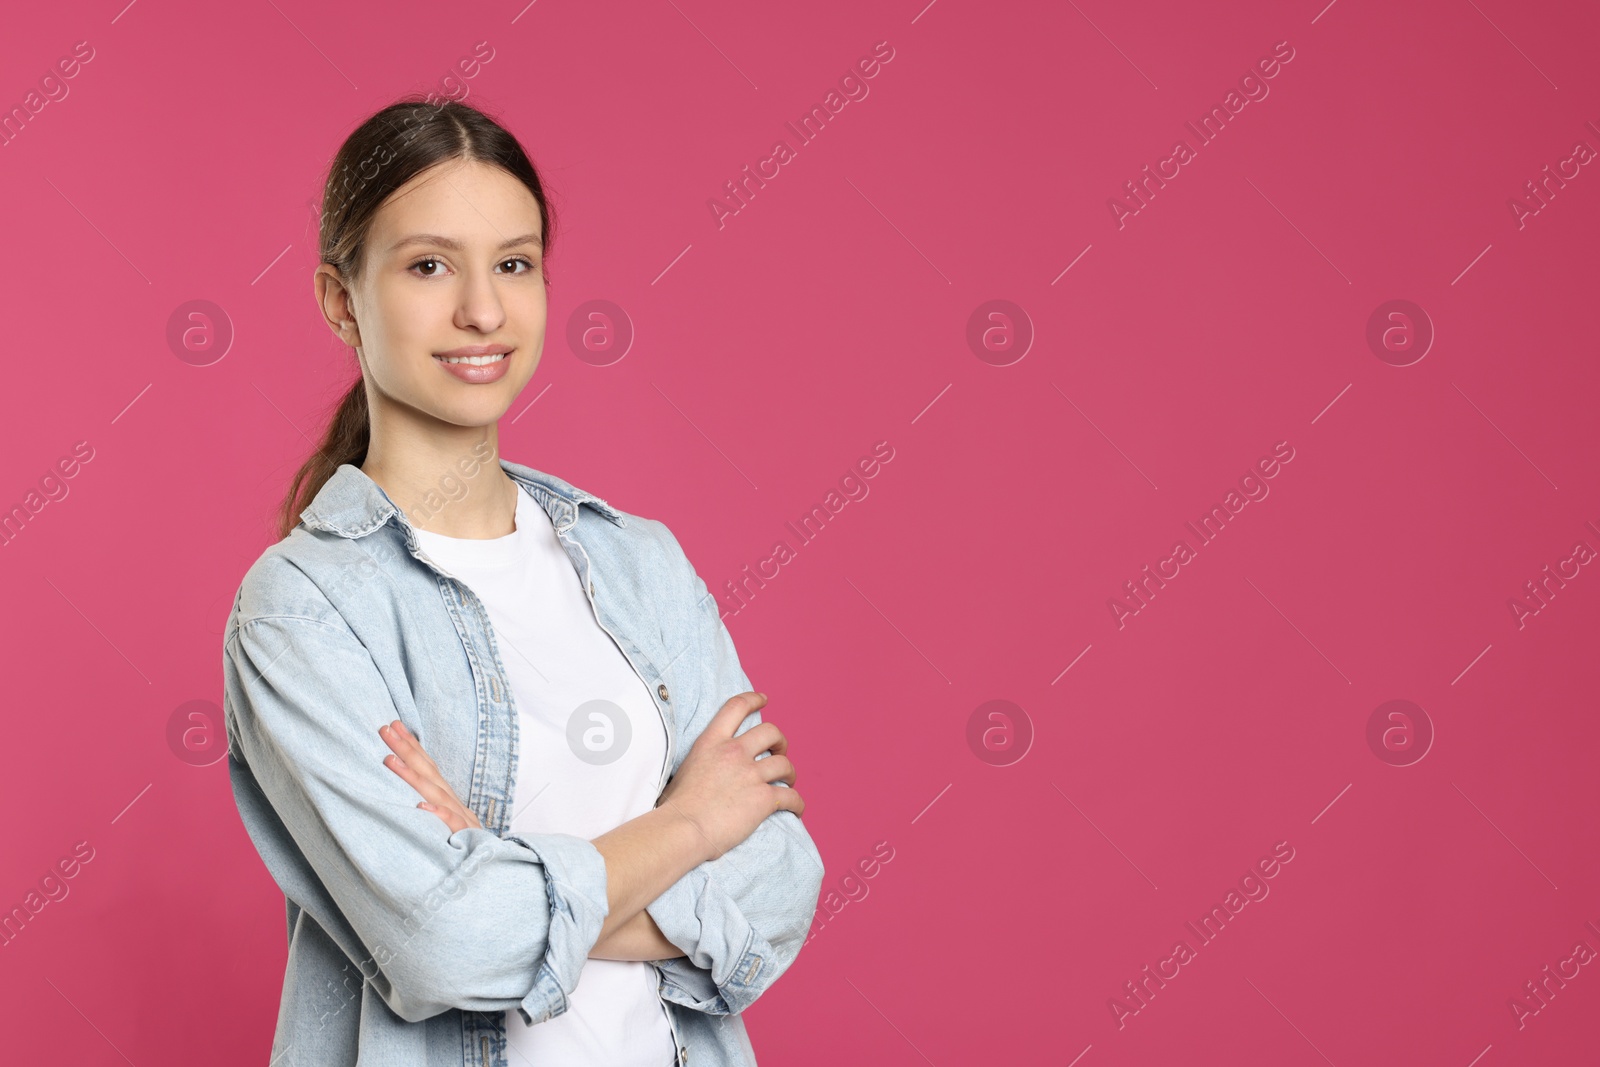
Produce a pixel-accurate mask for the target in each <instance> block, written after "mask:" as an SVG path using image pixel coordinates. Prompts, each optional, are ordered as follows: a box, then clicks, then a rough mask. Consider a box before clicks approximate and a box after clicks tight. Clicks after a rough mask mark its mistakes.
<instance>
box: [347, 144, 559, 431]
mask: <svg viewBox="0 0 1600 1067" xmlns="http://www.w3.org/2000/svg"><path fill="white" fill-rule="evenodd" d="M542 242H543V234H542V232H541V229H540V223H539V205H538V202H537V201H536V200H535V199H534V198H533V194H532V193H530V192H529V191H528V188H527V187H526V186H525V185H523V184H522V183H521V182H519V181H518V180H517V179H515V178H513V177H512V176H511V175H509V174H507V173H506V172H505V171H503V170H501V169H500V168H499V167H494V166H490V165H487V164H483V163H478V162H473V161H464V160H452V161H450V162H448V163H443V164H440V165H438V166H436V167H432V168H430V169H428V170H426V171H423V172H422V173H421V174H419V175H417V176H416V177H415V178H413V179H412V180H411V181H409V182H407V183H406V184H405V185H403V186H401V187H400V188H399V189H397V190H395V192H394V193H393V194H392V195H391V196H390V197H389V198H388V200H386V201H385V202H384V204H383V206H382V207H380V208H379V209H378V211H377V213H376V214H375V215H374V216H373V220H372V226H371V229H370V230H369V231H368V236H367V241H366V246H365V251H364V253H363V255H364V256H365V257H366V258H365V261H364V263H363V269H362V272H361V276H360V278H359V279H358V280H356V281H355V282H354V284H353V286H352V289H353V291H352V292H351V294H350V303H349V309H350V311H351V313H352V314H353V316H354V318H355V323H356V324H355V325H354V326H341V327H339V330H338V332H339V337H340V340H341V341H343V342H344V343H345V344H348V345H351V346H353V347H355V348H356V350H357V353H358V355H359V358H360V360H361V370H362V374H363V375H364V376H365V377H366V379H367V381H368V383H369V384H370V385H371V386H373V387H375V389H376V392H377V394H378V396H377V397H376V398H374V399H376V400H378V401H379V402H380V404H383V403H385V402H387V403H389V404H394V405H398V406H399V407H400V408H402V409H406V408H409V409H411V410H412V411H413V412H420V413H423V414H424V415H430V416H432V417H434V418H436V419H438V420H440V421H443V422H446V423H451V424H454V425H457V426H485V425H491V424H493V423H494V422H495V421H497V420H498V419H499V418H500V416H502V415H503V414H505V412H506V409H507V408H509V407H510V406H511V402H512V401H513V400H514V399H516V396H517V394H518V393H520V392H521V391H522V388H523V386H525V385H527V384H528V380H529V379H530V378H532V377H533V372H534V369H535V368H536V367H537V366H538V365H539V357H540V355H541V353H542V352H543V351H544V333H545V318H546V313H547V310H548V308H547V304H546V294H545V284H544V246H543V243H542ZM324 269H331V268H324ZM485 349H487V354H486V355H487V358H490V359H493V357H494V356H496V355H498V357H499V358H498V359H494V361H493V362H484V360H485V358H486V357H485V356H478V357H477V358H475V359H472V360H471V361H470V362H469V360H468V359H467V358H460V361H459V362H457V363H456V364H454V365H451V364H449V363H447V362H446V358H445V357H451V356H454V357H468V356H470V355H471V354H473V353H479V352H483V351H484V350H485ZM471 363H480V364H482V365H481V366H473V365H471ZM374 414H378V412H376V411H375V412H374Z"/></svg>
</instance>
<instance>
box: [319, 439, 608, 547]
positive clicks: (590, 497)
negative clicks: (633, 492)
mask: <svg viewBox="0 0 1600 1067" xmlns="http://www.w3.org/2000/svg"><path fill="white" fill-rule="evenodd" d="M500 467H501V469H502V470H504V471H505V472H506V473H507V474H508V475H510V476H511V478H512V480H514V481H515V482H517V484H518V485H520V486H522V487H523V488H524V489H526V490H527V491H528V492H529V493H531V494H532V496H533V498H534V499H535V500H537V501H538V502H539V503H540V504H541V505H543V506H544V509H545V510H546V511H548V512H549V513H550V518H551V521H552V522H554V524H555V526H556V529H558V530H564V529H566V528H568V527H570V526H571V525H572V524H573V523H574V522H576V521H577V514H578V506H579V505H580V504H588V505H589V506H590V507H592V508H594V509H595V510H596V511H598V512H599V513H600V514H602V515H604V516H605V517H606V518H607V519H609V520H611V521H612V522H613V523H615V524H616V525H618V526H626V525H628V523H627V519H625V518H624V517H623V514H622V512H620V511H618V510H617V509H616V508H614V507H612V506H611V505H610V504H607V503H606V502H605V501H604V500H601V499H600V498H599V497H597V496H595V495H594V494H593V493H589V492H585V491H584V490H582V489H579V488H578V487H577V486H575V485H573V484H572V483H571V482H568V481H565V480H563V479H561V478H557V477H556V476H555V475H553V474H546V473H544V472H543V471H537V470H534V469H533V468H532V467H525V466H523V465H522V464H520V463H513V462H511V461H510V460H508V459H505V458H503V457H502V458H501V459H500ZM396 515H398V516H399V517H400V521H401V523H402V525H405V526H409V525H410V523H408V522H406V519H405V513H404V512H402V511H401V510H400V508H398V507H397V506H395V503H394V501H393V500H390V499H389V494H388V493H385V492H384V491H383V488H382V487H381V486H379V485H378V483H377V482H375V481H373V480H372V479H371V478H370V477H368V476H367V473H366V472H365V471H363V470H362V469H361V468H360V467H357V466H355V465H354V464H352V463H341V464H340V465H339V468H338V470H336V471H334V472H333V474H332V475H331V476H330V477H329V478H328V480H327V482H326V483H325V484H324V485H323V487H322V488H321V489H320V490H318V491H317V495H316V497H315V498H313V499H312V501H311V504H310V505H309V506H308V507H307V508H306V509H305V510H304V511H302V512H301V513H300V520H301V521H302V522H304V523H305V524H306V525H307V526H308V527H310V528H311V529H313V530H326V531H327V532H328V533H332V534H337V535H338V536H340V537H347V538H356V537H365V536H366V535H367V534H369V533H371V532H372V531H374V530H376V529H378V528H379V527H380V526H382V525H384V524H385V523H386V522H388V521H389V519H390V518H391V517H393V516H396Z"/></svg>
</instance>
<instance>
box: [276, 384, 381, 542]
mask: <svg viewBox="0 0 1600 1067" xmlns="http://www.w3.org/2000/svg"><path fill="white" fill-rule="evenodd" d="M371 439H372V427H371V424H370V422H369V421H368V419H367V383H366V382H365V380H363V379H361V378H357V379H356V382H355V384H354V385H352V386H351V387H350V388H349V389H348V390H346V391H345V394H344V397H343V398H342V399H341V400H340V401H339V406H338V408H337V409H336V410H335V411H334V413H333V418H332V419H330V420H329V421H328V432H327V434H326V435H325V436H324V437H323V439H322V444H321V445H319V446H318V447H317V450H316V451H315V452H313V453H312V454H311V457H310V458H309V459H307V460H306V461H305V463H303V464H301V466H300V470H299V471H298V472H296V474H295V476H294V481H293V482H291V483H290V484H289V495H288V496H287V497H285V498H284V502H283V507H282V509H281V511H280V512H279V514H278V537H279V539H280V540H281V539H282V538H285V537H288V536H289V531H290V530H293V529H294V528H295V525H296V524H297V523H299V521H300V513H301V512H302V511H304V510H305V509H306V508H307V507H309V506H310V505H311V501H312V500H313V499H314V498H315V497H316V495H317V493H318V492H320V491H321V489H322V487H323V486H324V485H326V484H327V481H328V479H329V478H332V477H333V472H334V471H336V470H338V469H339V467H340V465H342V464H345V463H351V464H354V465H355V466H357V467H359V466H361V464H363V463H365V462H366V460H367V444H368V442H369V441H371Z"/></svg>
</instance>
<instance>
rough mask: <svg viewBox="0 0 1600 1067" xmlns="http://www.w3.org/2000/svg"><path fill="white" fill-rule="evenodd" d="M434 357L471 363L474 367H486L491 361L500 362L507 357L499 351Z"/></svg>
mask: <svg viewBox="0 0 1600 1067" xmlns="http://www.w3.org/2000/svg"><path fill="white" fill-rule="evenodd" d="M434 358H435V359H442V360H444V361H445V362H446V363H470V364H472V365H473V366H474V367H486V366H488V365H489V364H490V363H499V362H500V361H501V360H502V359H504V358H506V354H505V353H504V352H498V353H496V354H495V355H492V356H448V357H447V356H435V357H434Z"/></svg>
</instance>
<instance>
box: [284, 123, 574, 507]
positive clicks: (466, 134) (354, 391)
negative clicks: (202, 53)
mask: <svg viewBox="0 0 1600 1067" xmlns="http://www.w3.org/2000/svg"><path fill="white" fill-rule="evenodd" d="M451 160H472V161H476V162H479V163H487V164H489V165H491V166H495V167H499V168H500V169H501V170H504V171H505V172H506V173H508V174H510V175H511V176H512V177H513V178H516V179H517V180H518V181H520V182H521V183H522V184H523V185H525V186H527V188H528V192H530V193H532V194H533V198H534V200H536V201H537V202H538V204H539V223H540V232H541V233H542V234H543V235H544V251H545V254H546V255H548V254H549V251H550V244H551V238H552V236H553V234H552V230H551V228H552V225H553V222H554V220H553V219H552V217H551V211H550V206H549V202H548V200H547V199H546V197H545V191H544V184H543V183H542V182H541V181H540V180H539V172H538V171H536V170H535V169H534V166H533V161H532V160H530V159H529V158H528V154H527V152H526V151H525V150H524V149H523V147H522V145H521V144H520V143H519V142H518V141H517V139H516V138H515V137H514V136H512V135H511V134H510V133H509V132H507V130H506V129H505V127H503V126H501V125H500V124H499V123H498V122H496V121H495V120H494V119H491V118H490V117H489V116H487V115H485V114H484V113H483V112H481V111H479V110H478V109H477V108H474V107H469V106H467V105H466V104H463V103H459V102H457V101H454V100H446V101H444V102H442V103H439V104H433V103H430V102H428V101H427V100H425V99H412V98H407V99H403V100H401V101H399V102H397V103H393V104H390V105H389V106H388V107H386V108H384V109H383V110H381V111H379V112H377V113H376V114H374V115H373V116H372V117H371V118H369V119H367V120H366V121H365V122H363V123H362V124H361V125H360V126H358V127H357V128H356V130H355V132H353V133H351V134H350V136H349V137H347V138H345V142H344V144H343V145H341V146H340V147H339V151H338V154H336V155H335V156H334V157H333V162H332V164H331V165H330V166H329V168H328V179H327V182H326V184H325V185H324V186H323V191H322V216H321V224H320V228H319V231H318V246H319V250H320V255H321V257H322V262H324V263H329V264H332V265H333V266H334V267H337V268H338V270H339V274H340V276H341V277H342V278H344V279H345V281H346V283H347V284H349V285H352V286H353V285H354V284H355V282H356V280H357V279H358V278H359V277H360V275H361V269H362V260H363V257H364V255H365V252H366V242H367V234H368V232H369V231H370V230H371V228H372V218H373V216H374V215H376V214H377V212H378V208H379V207H381V206H382V205H383V202H384V201H385V200H387V199H388V197H389V194H391V193H393V192H394V191H395V190H396V189H399V188H400V187H401V186H403V185H405V184H406V182H408V181H410V180H411V179H412V178H414V177H416V176H417V175H418V174H420V173H421V172H422V171H424V170H426V169H428V168H429V167H432V166H435V165H436V164H439V163H444V162H447V161H451ZM543 260H544V257H541V267H540V269H541V270H543V266H542V264H543ZM546 281H547V282H548V277H547V278H546ZM352 354H353V350H352ZM369 441H370V427H369V425H368V422H367V390H366V383H365V381H363V380H362V379H361V378H359V377H358V378H357V379H356V381H355V384H354V385H352V386H351V387H350V388H349V390H348V391H346V392H345V394H344V397H343V398H342V399H341V400H340V401H339V403H338V407H337V408H336V409H335V411H334V413H333V416H332V418H331V419H329V421H328V430H327V433H326V434H325V435H324V436H323V439H322V444H321V445H319V446H318V447H317V450H316V451H315V452H313V453H312V454H311V457H310V458H309V459H307V460H306V461H305V463H304V464H302V465H301V467H300V470H299V471H298V472H296V474H295V476H294V481H293V482H291V483H290V485H289V492H288V495H287V496H286V497H285V498H284V500H283V504H282V506H281V508H280V510H279V513H278V537H279V538H280V539H281V538H284V537H287V536H289V532H290V531H291V530H293V529H294V528H295V526H296V524H298V523H299V521H300V512H302V511H304V510H305V509H306V507H307V506H309V505H310V503H311V501H312V500H313V499H315V497H316V495H317V493H318V492H320V491H321V489H322V487H323V485H324V484H326V483H327V481H328V479H329V478H331V477H332V476H333V473H334V471H336V470H338V469H339V467H340V465H341V464H345V463H352V464H355V465H357V466H359V465H360V464H362V463H363V462H365V461H366V458H367V445H368V443H369Z"/></svg>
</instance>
